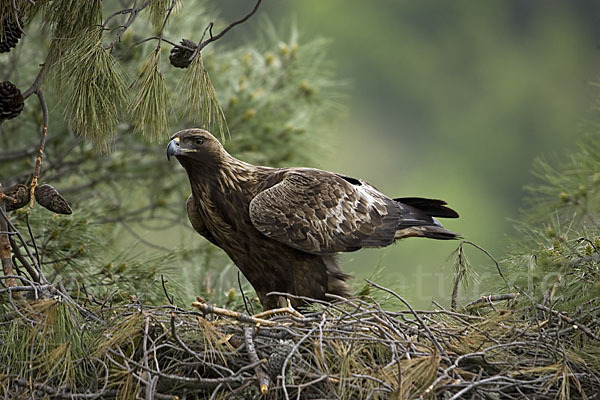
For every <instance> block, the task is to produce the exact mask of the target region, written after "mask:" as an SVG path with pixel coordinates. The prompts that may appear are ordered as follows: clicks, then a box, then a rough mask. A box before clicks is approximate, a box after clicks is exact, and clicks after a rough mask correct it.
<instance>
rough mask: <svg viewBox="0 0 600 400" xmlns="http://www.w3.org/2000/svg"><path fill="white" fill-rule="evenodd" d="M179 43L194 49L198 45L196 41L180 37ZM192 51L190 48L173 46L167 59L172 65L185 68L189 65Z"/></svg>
mask: <svg viewBox="0 0 600 400" xmlns="http://www.w3.org/2000/svg"><path fill="white" fill-rule="evenodd" d="M180 44H181V45H182V46H185V47H189V48H191V49H195V48H196V47H197V46H198V45H197V44H196V43H194V42H192V41H191V40H188V39H181V42H180ZM193 53H194V52H193V51H192V50H188V49H182V48H179V47H173V48H172V49H171V55H169V61H170V62H171V65H172V66H174V67H177V68H187V67H188V66H189V65H190V57H191V56H192V54H193Z"/></svg>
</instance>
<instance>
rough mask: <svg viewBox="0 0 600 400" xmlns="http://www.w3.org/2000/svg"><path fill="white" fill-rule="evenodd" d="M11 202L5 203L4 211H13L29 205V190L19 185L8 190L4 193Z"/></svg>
mask: <svg viewBox="0 0 600 400" xmlns="http://www.w3.org/2000/svg"><path fill="white" fill-rule="evenodd" d="M5 194H6V195H7V196H8V197H10V199H11V200H7V201H5V206H6V211H14V210H18V209H19V208H22V207H25V206H26V205H27V204H29V188H28V187H27V186H26V185H23V184H19V185H17V186H14V187H12V188H10V189H8V190H7V191H6V193H5Z"/></svg>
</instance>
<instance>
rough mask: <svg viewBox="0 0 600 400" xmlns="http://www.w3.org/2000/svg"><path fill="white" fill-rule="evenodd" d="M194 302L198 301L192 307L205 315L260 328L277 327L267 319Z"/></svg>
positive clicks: (199, 301) (201, 302)
mask: <svg viewBox="0 0 600 400" xmlns="http://www.w3.org/2000/svg"><path fill="white" fill-rule="evenodd" d="M196 300H198V301H195V302H193V303H192V307H196V308H197V309H199V310H200V311H202V312H204V313H206V314H217V315H222V316H224V317H229V318H234V319H237V320H238V321H240V322H246V323H250V324H260V325H262V326H275V325H277V323H276V322H274V321H269V320H268V319H260V318H254V317H251V316H249V315H247V314H242V313H239V312H237V311H231V310H227V309H225V308H219V307H214V306H211V305H210V304H207V303H205V302H203V301H202V299H200V298H198V297H197V298H196Z"/></svg>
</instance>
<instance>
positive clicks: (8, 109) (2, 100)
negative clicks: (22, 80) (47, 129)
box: [0, 81, 24, 122]
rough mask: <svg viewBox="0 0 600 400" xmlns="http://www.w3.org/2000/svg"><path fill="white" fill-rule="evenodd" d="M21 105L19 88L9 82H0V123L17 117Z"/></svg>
mask: <svg viewBox="0 0 600 400" xmlns="http://www.w3.org/2000/svg"><path fill="white" fill-rule="evenodd" d="M23 105H24V103H23V95H22V94H21V91H20V90H19V88H18V87H16V86H15V85H13V84H12V83H11V82H9V81H4V82H0V122H2V121H4V120H7V119H11V118H14V117H16V116H17V115H19V114H20V113H21V111H23Z"/></svg>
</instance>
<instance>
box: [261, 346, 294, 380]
mask: <svg viewBox="0 0 600 400" xmlns="http://www.w3.org/2000/svg"><path fill="white" fill-rule="evenodd" d="M292 348H293V346H292V345H291V344H290V343H288V341H280V343H279V344H278V345H275V346H273V352H272V353H271V354H269V357H268V358H267V362H266V363H265V364H264V368H265V371H266V372H267V374H269V376H270V377H271V378H276V377H277V375H279V374H280V373H281V368H283V363H284V362H285V359H286V358H287V356H288V354H289V353H290V352H291V351H292ZM293 361H294V357H292V360H291V362H290V363H289V364H288V368H291V365H290V364H292V363H293Z"/></svg>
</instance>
